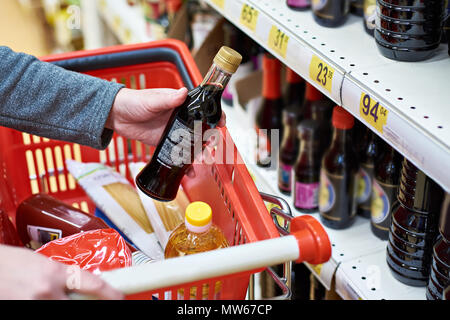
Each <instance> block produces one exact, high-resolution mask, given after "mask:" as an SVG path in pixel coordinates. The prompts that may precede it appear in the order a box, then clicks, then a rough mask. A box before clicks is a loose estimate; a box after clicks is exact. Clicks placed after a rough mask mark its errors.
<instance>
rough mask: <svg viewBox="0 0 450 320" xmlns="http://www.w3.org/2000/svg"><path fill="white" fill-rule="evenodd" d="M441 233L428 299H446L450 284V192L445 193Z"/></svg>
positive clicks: (435, 248)
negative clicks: (446, 291)
mask: <svg viewBox="0 0 450 320" xmlns="http://www.w3.org/2000/svg"><path fill="white" fill-rule="evenodd" d="M439 233H440V236H441V238H440V239H439V240H438V241H437V242H436V244H435V245H434V247H433V260H432V262H431V272H430V278H429V280H428V286H427V293H426V295H427V299H428V300H444V297H443V295H444V290H445V289H446V288H447V287H448V286H450V193H447V194H446V195H445V200H444V204H443V205H442V210H441V218H440V221H439Z"/></svg>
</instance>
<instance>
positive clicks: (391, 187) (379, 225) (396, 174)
mask: <svg viewBox="0 0 450 320" xmlns="http://www.w3.org/2000/svg"><path fill="white" fill-rule="evenodd" d="M380 144H381V146H382V147H381V148H380V149H382V155H381V157H380V158H379V160H378V161H377V162H376V163H375V172H374V176H373V183H372V196H371V204H370V219H371V228H372V232H373V234H375V235H376V236H377V237H378V238H380V239H381V240H387V239H388V238H389V227H390V225H391V214H392V209H393V205H394V203H395V202H396V200H397V191H398V185H399V180H400V170H401V169H402V156H401V155H400V154H399V153H398V152H397V151H396V150H395V149H394V148H392V147H391V146H390V145H388V144H387V143H380Z"/></svg>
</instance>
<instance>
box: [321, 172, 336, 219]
mask: <svg viewBox="0 0 450 320" xmlns="http://www.w3.org/2000/svg"><path fill="white" fill-rule="evenodd" d="M332 179H333V178H331V179H330V178H329V177H328V175H327V173H326V172H325V170H323V169H322V170H321V171H320V191H319V210H320V212H328V211H330V210H331V209H332V208H333V206H334V203H335V201H336V191H335V188H334V183H333V182H332V181H331V180H332Z"/></svg>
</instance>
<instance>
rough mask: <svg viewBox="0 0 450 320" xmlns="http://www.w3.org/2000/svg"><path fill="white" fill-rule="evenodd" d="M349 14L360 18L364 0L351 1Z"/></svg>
mask: <svg viewBox="0 0 450 320" xmlns="http://www.w3.org/2000/svg"><path fill="white" fill-rule="evenodd" d="M350 12H351V13H353V14H356V15H357V16H360V17H362V16H363V15H364V0H351V2H350Z"/></svg>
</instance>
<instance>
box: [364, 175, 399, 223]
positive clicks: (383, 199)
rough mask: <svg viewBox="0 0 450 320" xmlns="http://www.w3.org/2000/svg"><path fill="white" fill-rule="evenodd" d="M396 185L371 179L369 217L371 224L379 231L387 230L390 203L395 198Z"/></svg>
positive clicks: (389, 221) (389, 220)
mask: <svg viewBox="0 0 450 320" xmlns="http://www.w3.org/2000/svg"><path fill="white" fill-rule="evenodd" d="M397 189H398V185H391V184H387V183H382V182H380V181H377V180H376V179H373V184H372V190H373V191H372V203H371V207H370V217H371V220H372V224H373V225H374V226H375V227H376V228H378V229H381V230H389V227H390V224H391V219H390V213H391V207H392V203H393V201H394V200H395V198H396V196H397Z"/></svg>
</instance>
